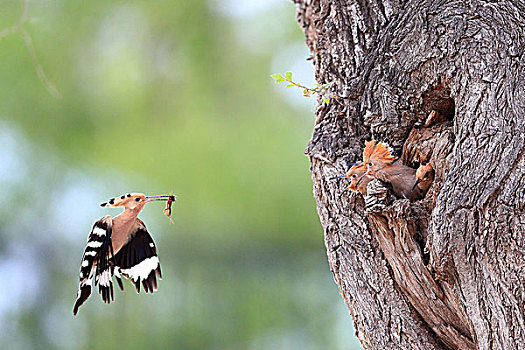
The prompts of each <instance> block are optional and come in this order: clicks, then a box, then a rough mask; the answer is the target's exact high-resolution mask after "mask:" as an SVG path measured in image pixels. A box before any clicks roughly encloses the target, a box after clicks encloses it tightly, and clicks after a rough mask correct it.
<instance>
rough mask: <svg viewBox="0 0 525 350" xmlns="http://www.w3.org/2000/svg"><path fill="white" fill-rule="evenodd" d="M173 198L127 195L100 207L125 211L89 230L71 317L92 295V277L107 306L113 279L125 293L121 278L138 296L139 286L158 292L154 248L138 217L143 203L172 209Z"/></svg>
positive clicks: (136, 194)
mask: <svg viewBox="0 0 525 350" xmlns="http://www.w3.org/2000/svg"><path fill="white" fill-rule="evenodd" d="M175 198H176V196H173V195H162V196H146V195H144V194H141V193H128V194H125V195H122V196H120V197H115V198H111V199H110V200H109V201H108V202H106V203H102V204H101V205H100V206H102V207H123V208H124V211H123V212H122V213H120V214H119V215H117V216H115V217H111V216H109V215H107V216H105V217H103V218H102V219H100V220H98V221H97V222H95V224H94V225H93V228H92V229H91V233H90V235H89V236H88V241H87V242H88V243H87V245H86V248H85V249H84V255H83V256H82V263H81V267H80V281H79V286H78V294H77V300H76V302H75V306H74V307H73V315H76V314H77V312H78V308H79V307H80V306H81V305H82V304H83V303H84V302H85V301H86V300H87V299H88V298H89V296H90V295H91V285H92V280H93V275H94V276H95V286H96V285H97V284H98V286H99V287H98V291H99V293H100V295H101V296H102V300H103V301H104V302H106V303H110V302H111V301H113V276H115V277H116V280H117V283H118V285H119V287H120V289H121V290H124V286H123V284H122V280H121V276H124V277H126V278H128V279H129V280H130V281H131V282H132V283H133V284H134V285H135V288H136V290H137V293H139V292H140V285H141V284H142V286H143V288H144V291H145V292H146V293H153V292H154V291H156V290H157V278H158V279H162V274H161V271H160V263H159V258H158V257H157V248H156V246H155V243H154V242H153V239H152V238H151V236H150V234H149V232H148V230H147V229H146V225H144V222H142V220H140V219H139V218H138V217H137V216H138V214H139V213H140V211H141V210H142V209H143V208H144V205H146V203H149V202H153V201H167V202H168V206H169V207H170V209H171V202H173V201H174V200H175ZM166 210H167V209H166ZM170 213H171V210H170ZM167 214H168V213H167ZM168 216H169V215H168Z"/></svg>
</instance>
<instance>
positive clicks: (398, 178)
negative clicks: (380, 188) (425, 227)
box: [358, 140, 432, 200]
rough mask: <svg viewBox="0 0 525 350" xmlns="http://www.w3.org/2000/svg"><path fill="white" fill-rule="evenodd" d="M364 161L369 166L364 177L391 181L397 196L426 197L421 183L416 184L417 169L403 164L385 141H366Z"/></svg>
mask: <svg viewBox="0 0 525 350" xmlns="http://www.w3.org/2000/svg"><path fill="white" fill-rule="evenodd" d="M363 163H364V164H365V165H366V167H367V171H366V173H365V174H364V175H363V178H364V176H366V175H368V176H371V177H373V178H376V179H378V180H381V181H383V182H387V183H389V184H390V185H392V192H393V193H394V194H395V195H396V196H397V197H401V198H407V199H410V200H415V199H421V198H423V197H424V195H425V193H424V191H423V188H422V187H421V186H420V184H415V185H414V183H415V182H416V169H413V168H410V167H408V166H406V165H403V164H401V162H399V160H398V159H397V158H396V157H394V156H393V155H392V149H391V148H390V147H388V145H387V144H385V143H383V142H377V143H376V141H375V140H371V141H367V142H365V149H364V151H363ZM431 182H432V181H430V183H431ZM358 183H359V181H358ZM425 184H426V183H425ZM428 186H430V185H428ZM427 189H428V187H427Z"/></svg>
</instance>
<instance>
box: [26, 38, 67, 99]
mask: <svg viewBox="0 0 525 350" xmlns="http://www.w3.org/2000/svg"><path fill="white" fill-rule="evenodd" d="M19 30H20V33H21V34H22V36H23V38H24V42H25V44H26V47H27V51H28V52H29V56H31V59H32V60H33V65H34V67H35V70H36V73H37V74H38V78H39V79H40V82H42V84H43V85H44V87H45V88H46V90H47V92H49V94H51V96H53V97H54V98H56V99H59V98H62V94H61V93H60V91H58V89H57V88H56V86H55V84H53V83H52V82H51V81H50V80H49V79H48V78H47V76H46V73H45V71H44V68H43V67H42V65H41V64H40V61H39V60H38V57H37V56H36V51H35V47H34V45H33V39H31V35H29V33H28V32H27V31H26V30H25V29H24V28H19Z"/></svg>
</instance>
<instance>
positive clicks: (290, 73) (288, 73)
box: [284, 72, 292, 80]
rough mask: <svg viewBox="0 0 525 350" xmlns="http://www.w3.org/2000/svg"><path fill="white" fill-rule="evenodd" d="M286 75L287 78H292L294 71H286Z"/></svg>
mask: <svg viewBox="0 0 525 350" xmlns="http://www.w3.org/2000/svg"><path fill="white" fill-rule="evenodd" d="M284 76H285V77H286V79H287V80H292V72H286V74H285V75H284Z"/></svg>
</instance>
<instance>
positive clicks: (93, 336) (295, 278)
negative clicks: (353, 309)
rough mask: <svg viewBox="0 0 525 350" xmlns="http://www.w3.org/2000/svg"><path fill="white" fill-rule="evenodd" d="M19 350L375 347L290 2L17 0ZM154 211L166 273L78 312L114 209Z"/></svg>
mask: <svg viewBox="0 0 525 350" xmlns="http://www.w3.org/2000/svg"><path fill="white" fill-rule="evenodd" d="M0 3H1V6H2V11H0V23H1V26H0V30H2V29H4V28H9V27H11V26H14V25H16V23H17V22H18V21H19V19H20V18H22V20H23V23H22V25H21V27H20V28H19V29H17V30H15V31H13V32H9V31H4V32H3V34H0V36H3V37H2V38H1V39H0V55H1V57H0V60H1V62H2V64H1V65H0V79H1V83H0V89H1V91H0V95H1V96H2V97H1V101H2V103H1V104H0V195H1V198H2V201H1V204H0V281H1V282H2V287H1V288H0V344H2V346H1V348H2V349H102V348H116V347H117V346H118V347H125V348H126V349H145V348H151V349H163V348H173V349H359V348H360V346H359V344H358V342H357V340H356V339H355V338H354V335H353V333H354V331H353V329H352V324H351V319H350V316H349V313H348V310H347V309H346V307H345V305H344V303H343V301H342V299H341V297H340V296H339V294H338V290H337V287H336V285H335V284H334V282H333V280H332V276H331V273H330V271H329V268H328V265H327V261H326V253H325V248H324V244H323V233H322V228H321V226H320V224H319V219H318V216H317V213H316V208H315V201H314V199H313V197H312V184H311V180H310V173H309V171H308V168H309V162H308V159H307V158H306V157H305V156H304V154H303V152H304V149H305V148H306V145H307V142H308V140H309V138H310V135H311V129H312V124H313V121H314V115H313V108H314V104H315V101H314V99H305V98H303V97H302V96H301V92H300V91H299V90H295V91H294V90H293V89H287V90H286V89H284V88H283V87H282V86H277V85H275V84H274V83H273V82H272V79H271V78H270V77H269V75H270V74H272V73H275V72H284V71H285V70H291V71H293V72H294V76H295V77H296V78H297V79H298V80H299V81H301V82H302V83H305V84H310V85H311V84H313V80H312V77H313V71H312V67H311V63H309V62H307V61H306V58H308V51H307V49H306V47H305V44H304V37H303V34H302V32H301V30H300V29H299V27H298V25H297V23H296V22H295V8H294V6H293V4H292V3H291V2H288V1H284V0H253V1H243V0H225V1H220V0H209V1H202V0H199V1H196V0H192V1H184V0H177V1H149V2H147V1H100V0H94V1H93V0H92V1H65V0H53V1H52V0H42V1H33V0H31V1H29V2H28V3H27V14H26V16H23V17H21V16H22V13H23V12H24V10H23V7H24V3H23V2H21V1H15V0H11V1H1V2H0ZM170 191H173V193H175V194H177V195H179V201H178V202H177V203H176V204H175V205H174V207H173V219H174V224H170V223H169V220H168V218H166V217H165V216H164V215H163V212H162V210H163V209H164V205H163V204H162V203H152V204H149V205H148V206H147V207H146V208H145V210H144V211H143V212H142V213H141V218H142V219H143V220H144V221H145V222H146V224H147V225H148V228H149V230H150V232H151V233H152V236H153V237H154V239H155V241H156V243H157V246H158V253H159V257H160V260H161V264H162V271H163V275H164V279H163V280H162V281H161V282H160V287H159V292H158V293H156V294H155V295H145V294H140V295H137V294H136V293H135V292H134V290H133V288H132V286H131V284H130V283H129V282H127V284H126V287H127V291H126V292H125V293H121V292H120V291H116V296H115V298H116V301H115V302H114V303H112V304H111V305H105V304H103V303H102V302H101V299H100V297H99V295H98V293H96V292H95V293H94V294H92V296H91V298H90V299H89V300H88V301H87V303H86V304H85V305H83V307H82V308H81V309H80V311H79V315H78V316H77V317H75V318H74V317H73V316H72V313H71V310H72V306H73V303H74V300H75V297H76V292H77V283H78V270H79V264H80V260H81V256H82V251H83V249H84V245H85V242H86V237H87V235H88V233H89V230H90V229H91V226H92V224H93V222H94V221H95V220H97V219H98V218H100V217H102V216H104V215H107V214H108V213H109V214H111V215H116V214H117V213H118V212H119V211H118V210H117V209H107V208H100V207H99V203H100V202H103V201H105V200H107V199H108V198H110V197H113V196H116V195H120V194H122V193H126V192H143V193H146V194H165V193H169V192H170Z"/></svg>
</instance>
